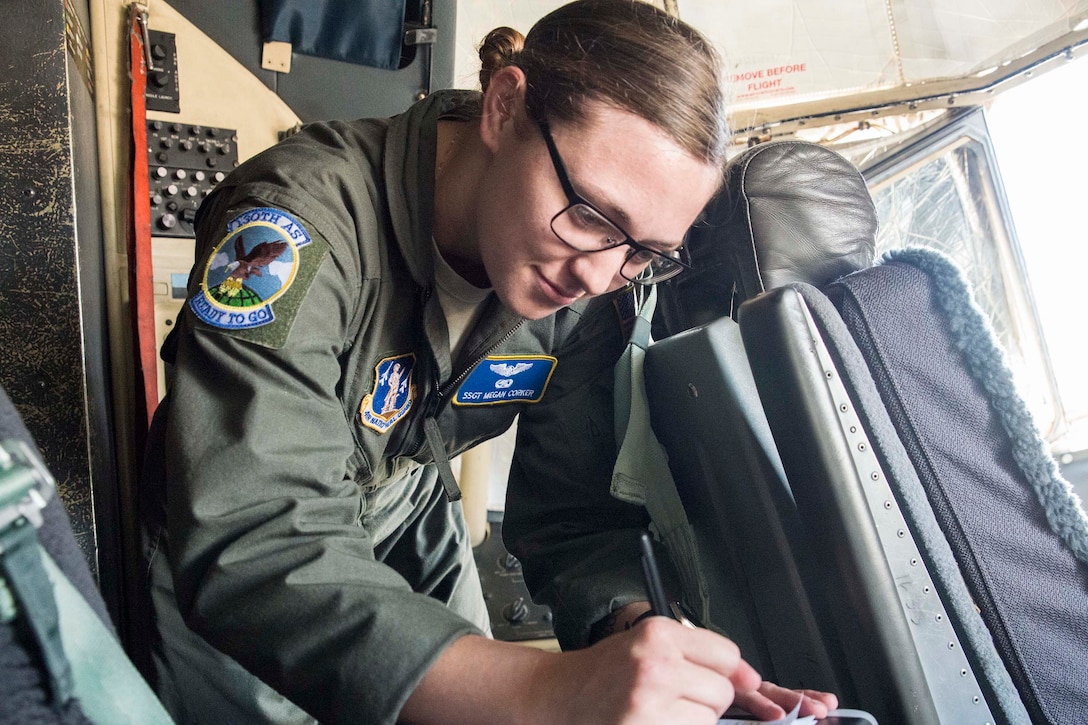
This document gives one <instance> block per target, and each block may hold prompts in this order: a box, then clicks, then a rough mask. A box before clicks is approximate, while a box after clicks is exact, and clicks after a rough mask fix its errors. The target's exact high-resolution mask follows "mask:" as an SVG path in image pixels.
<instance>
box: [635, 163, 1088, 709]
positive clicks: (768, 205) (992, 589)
mask: <svg viewBox="0 0 1088 725" xmlns="http://www.w3.org/2000/svg"><path fill="white" fill-rule="evenodd" d="M832 157H835V158H834V159H833V158H832ZM840 163H841V160H840V157H837V154H834V153H833V152H831V151H828V150H824V149H820V148H819V147H817V146H814V145H812V144H806V143H804V142H781V143H772V144H766V145H764V146H757V147H755V148H753V149H749V150H748V151H747V152H745V153H744V154H742V155H741V156H740V157H738V158H737V159H735V160H734V161H733V162H731V163H730V167H729V169H728V175H727V178H728V179H729V183H728V184H727V186H726V187H725V190H724V191H723V192H722V196H723V197H729V199H728V200H724V199H721V198H720V199H718V200H716V202H715V207H716V208H715V209H711V211H712V212H714V211H717V212H719V213H718V214H717V215H715V214H714V213H711V214H710V218H709V221H708V226H709V227H711V228H713V229H715V230H716V234H717V235H718V239H719V240H720V242H721V243H722V247H721V248H719V249H717V250H715V251H714V252H711V251H705V250H704V251H705V253H707V254H712V253H715V254H718V255H724V256H725V257H726V258H727V259H728V262H727V263H726V264H724V265H723V266H724V267H725V268H726V269H727V273H728V275H729V276H730V277H731V289H732V290H733V295H732V296H731V297H732V299H731V300H730V301H729V302H728V309H729V311H730V312H732V314H734V315H736V316H738V317H739V321H740V323H739V329H740V337H741V340H742V347H743V349H744V352H745V354H746V356H747V360H748V362H749V365H750V374H752V376H753V382H754V387H755V390H756V391H757V394H758V399H759V401H761V403H762V408H763V410H764V412H765V414H766V422H767V424H768V425H769V429H770V432H771V434H772V435H773V441H774V445H773V453H777V455H778V457H779V459H780V462H781V472H782V473H783V474H784V479H783V480H782V481H781V486H782V488H783V489H784V490H786V491H788V496H787V495H786V494H783V495H782V496H781V497H780V498H782V499H786V498H789V497H792V500H793V501H794V503H795V511H793V512H791V513H790V514H789V515H788V516H779V517H778V520H777V521H769V522H759V521H757V522H746V526H747V528H748V529H749V530H753V531H758V530H760V528H761V526H763V524H764V523H766V526H765V527H764V528H766V529H769V530H774V529H775V528H776V527H780V528H781V527H785V528H787V529H789V530H792V529H793V527H794V526H796V527H797V531H796V532H794V537H793V539H792V540H791V546H790V549H789V551H790V552H792V555H793V558H792V562H787V564H786V565H784V566H780V564H781V562H779V561H774V560H770V559H768V560H767V561H766V564H767V567H768V568H769V569H771V570H772V571H771V572H765V576H767V577H770V576H776V575H777V576H783V575H784V576H787V578H790V577H793V578H797V579H799V580H800V581H801V582H802V583H803V587H800V588H798V590H797V591H795V592H793V593H794V594H795V595H796V597H795V599H794V601H795V602H797V604H798V606H797V615H796V616H798V617H801V618H802V619H804V618H807V617H809V616H814V617H815V627H816V629H817V630H818V632H819V639H820V641H821V642H822V645H823V651H824V652H825V653H826V655H827V657H826V660H825V661H826V663H829V664H830V671H831V674H832V675H833V677H834V679H835V684H836V686H837V688H838V691H839V692H840V694H841V695H842V696H843V699H844V702H845V703H846V705H847V706H852V707H860V708H863V709H866V710H869V711H870V712H872V713H873V714H874V715H876V716H877V718H878V719H879V720H880V721H881V722H896V723H898V722H904V723H931V722H943V723H957V724H958V723H975V722H977V723H980V724H981V723H1020V722H1025V723H1026V722H1036V723H1044V722H1045V723H1083V722H1088V678H1086V675H1085V673H1088V596H1086V595H1088V522H1086V520H1085V516H1084V513H1083V511H1082V509H1081V508H1080V507H1079V502H1078V501H1077V500H1076V498H1075V497H1074V496H1073V494H1072V492H1071V488H1070V487H1069V485H1068V484H1067V483H1066V482H1065V481H1064V480H1062V479H1061V477H1060V476H1059V475H1058V473H1057V469H1056V466H1055V465H1054V462H1053V460H1052V459H1051V458H1050V456H1049V454H1048V453H1047V450H1046V447H1045V444H1044V442H1043V440H1042V438H1041V436H1040V435H1039V433H1038V431H1037V429H1036V427H1035V426H1034V424H1033V422H1032V420H1031V418H1030V416H1029V414H1028V413H1027V411H1026V408H1025V406H1024V404H1023V402H1022V400H1021V399H1020V398H1019V396H1018V394H1017V393H1016V390H1015V387H1014V385H1013V382H1012V378H1011V375H1010V373H1009V371H1008V369H1007V367H1006V366H1005V364H1004V362H1003V356H1002V353H1001V352H1000V350H999V348H998V347H997V345H996V343H995V342H994V337H993V335H992V332H991V331H990V329H989V327H988V324H987V322H986V321H985V319H984V317H983V316H982V314H981V313H980V312H979V311H978V309H977V307H976V306H975V305H974V303H973V301H972V299H971V295H970V292H969V290H968V288H967V286H966V284H965V283H964V281H963V278H962V275H961V274H960V273H959V271H958V270H957V269H956V268H955V266H954V264H953V263H952V262H950V261H949V260H948V259H947V258H945V257H943V256H942V255H940V254H938V253H936V252H932V251H927V250H903V251H899V252H896V253H893V254H889V255H886V256H885V258H883V259H882V260H881V261H880V262H879V263H877V264H876V265H872V266H869V265H866V264H857V263H856V262H855V263H854V264H845V265H843V269H842V271H843V272H847V273H848V274H845V275H843V276H841V277H840V278H839V279H837V280H833V281H832V280H831V279H827V278H821V277H822V276H823V277H826V275H821V274H820V273H819V271H820V270H821V269H824V268H825V265H826V264H829V263H832V262H838V261H840V260H843V259H848V258H849V255H845V256H844V254H843V248H842V246H841V245H840V244H839V242H841V239H842V237H841V236H840V235H839V234H837V233H830V234H829V233H828V230H829V229H832V230H834V229H835V228H836V227H837V226H838V225H839V224H840V223H841V222H842V221H843V219H844V218H847V217H849V216H852V215H854V214H864V215H869V214H871V209H872V203H871V200H869V199H868V195H867V194H866V195H865V196H866V198H865V199H859V198H858V194H857V189H856V188H855V189H852V190H850V193H849V194H846V195H845V196H840V197H839V198H835V194H837V193H839V192H838V191H836V188H837V187H836V184H834V183H832V181H831V180H832V178H835V177H834V176H833V175H831V176H829V175H828V174H827V170H828V169H837V168H838V165H839V164H840ZM859 178H860V177H859ZM820 196H827V197H828V198H827V200H826V204H825V205H824V210H823V211H822V212H819V211H818V210H817V208H816V206H817V203H816V201H817V197H820ZM797 198H805V199H806V200H813V203H812V204H798V203H796V199H797ZM820 203H822V202H820ZM736 240H750V241H751V245H750V247H747V248H746V247H745V246H744V245H742V244H739V243H737V242H736ZM707 247H708V249H709V245H707ZM821 249H823V251H822V252H821ZM693 251H694V250H693ZM781 260H786V262H785V263H780V262H781ZM794 265H795V266H794ZM850 267H854V268H856V269H858V271H852V270H851V269H850ZM813 270H816V271H815V272H814V271H813ZM666 301H667V298H666ZM718 304H719V305H722V306H725V304H726V303H725V302H724V301H722V300H719V301H718ZM724 322H725V321H718V322H714V323H711V324H710V325H703V326H700V327H696V328H695V329H694V330H691V331H689V332H687V333H684V334H682V335H676V336H674V337H671V338H668V339H665V340H662V341H661V342H659V343H657V344H655V345H653V346H651V348H650V350H649V351H648V354H647V389H648V393H649V394H650V399H651V405H652V406H654V416H655V431H656V432H658V434H659V437H660V438H661V439H662V443H663V444H664V445H665V447H666V450H668V451H669V453H670V465H671V466H672V467H673V471H674V475H675V477H676V479H677V487H678V489H680V490H681V495H682V498H684V492H685V491H690V490H693V489H699V488H702V489H711V490H716V489H718V488H720V487H721V486H722V485H723V481H725V482H726V483H725V485H735V484H730V482H735V481H737V480H739V479H743V478H745V476H746V471H745V470H744V469H745V468H747V467H748V466H749V464H748V462H747V461H746V460H745V459H744V458H743V457H735V458H734V459H733V460H732V462H725V461H719V462H718V467H717V469H716V470H714V471H713V472H712V474H711V475H706V472H705V471H703V472H693V471H692V470H684V469H685V464H684V463H683V462H682V461H681V460H680V457H681V456H682V455H684V454H685V453H690V452H691V449H693V448H700V447H702V448H706V449H710V450H713V449H714V448H715V447H719V448H722V447H726V446H727V444H725V442H724V441H725V440H726V439H731V438H734V437H739V438H741V439H744V438H746V437H750V435H751V433H750V431H751V425H749V424H750V422H751V421H753V420H757V419H758V415H757V414H755V413H751V412H750V413H749V415H748V417H747V419H745V421H744V422H743V423H742V424H740V425H738V423H737V421H736V420H735V419H733V418H732V417H731V416H728V415H722V416H720V417H719V418H718V420H717V424H716V425H715V424H714V423H711V422H708V421H706V420H699V419H697V418H694V417H692V416H691V415H690V414H686V415H671V416H670V415H668V414H667V413H663V414H662V416H661V420H660V421H658V420H657V417H658V407H661V408H662V410H664V409H665V408H667V406H668V401H666V400H664V399H662V398H660V397H658V398H656V400H655V395H654V392H653V390H655V389H656V388H659V387H662V386H661V385H660V382H661V381H662V380H664V379H667V378H669V377H673V378H680V379H681V380H684V379H688V378H693V374H689V372H688V369H687V366H685V363H684V359H685V357H688V358H690V357H693V356H694V353H693V351H690V350H689V351H687V354H686V355H685V354H684V353H683V352H680V351H679V348H680V347H681V346H683V345H684V344H686V343H685V340H687V339H689V338H692V337H698V336H700V335H704V336H705V335H711V334H713V329H712V328H714V327H715V326H721V325H722V324H724ZM719 336H720V335H719ZM659 346H660V347H661V348H662V350H661V351H657V350H655V348H658V347H659ZM667 348H676V349H674V350H673V351H672V353H673V355H672V358H671V361H672V362H673V363H674V364H673V366H672V367H671V369H665V368H664V366H657V367H656V368H653V369H652V368H651V355H654V354H655V353H657V354H659V355H661V356H662V357H664V353H665V352H667ZM718 375H719V378H722V379H726V378H729V377H730V376H735V375H736V371H735V370H721V371H719V373H718ZM742 377H743V376H742ZM689 382H691V381H690V380H689ZM723 386H725V387H728V386H732V387H737V386H736V384H735V383H732V382H728V383H725V382H720V383H719V387H723ZM707 387H708V386H706V385H705V383H704V384H703V385H701V386H700V385H696V388H697V389H698V390H699V398H703V397H704V396H703V394H702V392H703V389H705V388H707ZM674 397H675V396H674ZM690 397H691V396H690V395H689V398H690ZM703 405H704V406H705V407H707V408H710V409H712V408H714V407H715V406H717V407H718V408H721V409H723V410H726V409H728V407H729V406H728V405H727V404H724V403H722V402H720V401H717V402H714V401H707V402H705V403H704V404H703ZM689 421H690V424H689ZM757 422H758V421H757ZM738 427H739V428H740V431H739V432H738V430H737V429H738ZM677 438H686V439H688V444H687V445H688V450H686V451H681V450H674V446H675V441H676V439H677ZM692 439H697V440H700V441H704V442H703V443H694V442H691V440H692ZM772 455H773V454H772V453H768V456H772ZM704 457H705V454H704ZM730 466H731V467H732V468H733V469H735V470H730V471H729V472H728V474H725V473H724V469H725V468H727V467H730ZM687 468H688V469H690V468H691V467H690V466H688V467H687ZM700 473H701V474H702V480H701V481H700V480H698V479H699V477H700ZM755 479H756V480H757V484H755V485H753V486H749V490H748V491H743V490H737V491H733V492H732V493H731V494H729V496H728V498H729V499H730V500H731V501H736V500H739V499H740V498H743V495H744V494H745V493H747V494H748V495H749V496H751V495H758V494H753V491H756V492H758V491H760V490H761V489H762V484H760V483H758V480H759V477H758V476H756V477H755ZM786 481H788V484H787V483H785V482H786ZM703 495H704V496H705V495H708V494H703ZM709 495H711V496H713V497H715V498H718V499H722V498H723V494H722V493H720V492H716V493H714V494H709ZM691 498H692V496H691V495H690V494H688V496H687V499H685V503H687V500H691ZM783 508H788V507H783ZM689 513H692V518H693V525H695V526H696V528H697V529H698V528H699V527H700V523H699V522H697V521H696V520H695V519H697V518H698V514H699V513H700V512H692V510H691V509H689ZM705 538H706V537H702V539H701V540H700V541H699V545H700V549H699V555H700V558H701V559H702V560H703V562H702V563H703V564H704V569H713V568H715V567H722V568H726V569H728V568H730V567H732V566H734V563H733V562H731V561H730V560H729V555H728V554H727V553H726V552H724V548H725V547H712V546H704V540H705ZM764 538H767V536H766V535H764ZM782 558H783V559H785V557H784V556H783V557H782ZM800 589H803V592H802V591H800ZM780 610H781V607H779V613H778V614H776V616H783V615H781V613H780ZM773 626H774V624H773V623H771V624H770V625H769V624H767V623H763V625H762V630H761V631H762V632H766V631H767V630H768V629H773ZM756 638H760V639H762V640H763V646H764V649H766V648H767V647H769V645H767V639H766V637H762V635H760V634H759V631H757V635H756ZM741 647H742V650H743V649H744V644H743V643H741ZM746 654H747V652H746ZM777 656H778V658H779V659H781V658H782V657H784V656H785V654H784V653H779V654H778V655H777ZM757 666H758V665H757ZM788 684H794V683H788Z"/></svg>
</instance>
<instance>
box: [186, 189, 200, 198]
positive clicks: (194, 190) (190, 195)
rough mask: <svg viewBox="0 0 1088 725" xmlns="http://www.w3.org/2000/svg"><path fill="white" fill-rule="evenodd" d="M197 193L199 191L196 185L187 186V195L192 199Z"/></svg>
mask: <svg viewBox="0 0 1088 725" xmlns="http://www.w3.org/2000/svg"><path fill="white" fill-rule="evenodd" d="M196 193H197V192H196V187H195V186H189V187H186V189H185V196H187V197H189V198H190V199H193V198H195V197H196Z"/></svg>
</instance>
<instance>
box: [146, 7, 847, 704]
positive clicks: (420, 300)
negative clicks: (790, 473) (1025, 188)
mask: <svg viewBox="0 0 1088 725" xmlns="http://www.w3.org/2000/svg"><path fill="white" fill-rule="evenodd" d="M521 42H522V39H521V37H520V35H517V34H516V33H514V32H513V31H510V30H509V29H500V30H499V31H496V32H493V33H492V35H491V36H489V38H488V40H487V41H485V44H484V46H483V47H482V48H481V58H482V60H483V71H482V72H481V80H482V86H483V92H482V94H481V93H477V92H468V91H440V92H436V93H434V94H432V95H431V96H430V97H428V98H427V99H425V100H423V101H421V102H419V103H418V104H416V105H415V106H413V107H412V108H410V109H409V110H408V111H407V112H406V113H404V114H402V115H400V116H397V117H394V118H392V119H381V120H359V121H353V122H330V123H320V124H311V125H309V126H307V127H305V128H304V129H303V130H302V131H301V132H300V133H298V134H297V135H295V136H293V137H291V138H289V139H288V140H286V141H284V142H283V143H281V144H279V145H277V146H275V147H273V148H271V149H269V150H268V151H266V152H264V153H262V154H260V155H258V156H257V157H255V158H254V159H251V160H250V161H248V162H246V163H245V164H243V165H242V166H241V167H239V168H238V169H237V170H236V171H235V172H234V173H233V174H231V176H230V177H229V178H228V179H227V181H226V182H225V183H224V184H222V185H221V186H220V187H219V188H218V189H217V190H216V192H215V193H214V194H213V195H212V196H210V197H209V198H208V200H207V201H206V202H205V203H204V205H203V206H202V207H201V210H200V214H199V218H198V221H197V262H196V266H195V267H194V271H193V274H192V275H191V278H190V282H189V299H188V302H187V305H186V312H185V314H184V315H183V316H182V317H181V319H180V323H179V325H178V327H177V329H176V330H175V332H174V333H173V334H172V335H171V337H170V339H169V341H168V343H167V344H166V345H165V346H164V357H165V358H166V359H167V360H168V362H171V363H172V367H173V377H172V381H171V387H170V391H169V394H168V396H167V398H166V400H165V401H164V402H163V404H162V405H161V406H160V408H159V410H158V412H157V414H156V419H155V423H154V425H153V428H152V432H151V440H150V444H149V459H148V466H147V474H146V476H145V479H146V480H145V491H146V493H148V494H149V498H150V499H151V500H152V501H154V502H156V503H157V504H158V505H157V506H152V507H150V509H149V513H148V515H147V521H146V525H147V529H148V532H149V535H150V541H151V544H152V545H151V547H150V549H149V551H150V560H151V561H150V571H151V577H152V598H153V601H154V604H155V611H156V618H157V625H158V629H159V633H160V635H161V641H160V642H159V644H158V646H157V648H156V664H157V668H158V674H159V680H160V694H161V696H162V697H163V700H164V702H166V704H167V705H168V707H169V709H171V711H172V712H173V714H174V715H175V717H176V718H177V719H178V720H179V721H182V722H200V723H208V722H217V721H219V722H230V723H240V722H274V723H291V722H312V721H313V719H315V718H316V719H317V720H319V721H322V722H349V721H350V722H366V723H385V722H393V721H395V720H397V719H398V718H399V719H403V720H407V721H415V722H426V721H435V722H443V723H451V722H473V723H478V722H487V721H496V722H536V721H541V722H593V723H599V722H612V721H620V720H625V721H644V722H692V723H694V722H715V721H716V720H717V718H718V716H719V714H720V713H721V712H722V711H724V710H725V708H726V707H727V706H728V705H729V704H730V703H731V702H732V701H733V700H734V693H737V702H738V703H741V704H744V705H745V706H746V707H748V708H749V709H750V710H752V711H753V712H754V713H755V714H757V715H761V716H766V717H775V716H777V715H779V714H781V710H780V709H779V707H778V705H776V704H775V702H777V703H778V704H780V705H787V706H792V704H793V702H795V701H796V698H797V696H796V695H792V694H791V693H788V692H787V691H784V690H781V689H780V688H776V687H774V686H773V685H769V684H766V683H765V684H763V685H762V686H761V685H760V681H759V677H758V675H757V674H756V673H755V672H754V671H753V670H752V669H751V668H750V667H749V666H748V665H747V664H746V663H744V661H743V660H742V659H741V658H740V656H739V653H738V651H737V648H736V646H735V645H733V643H732V642H730V641H729V640H727V639H725V638H723V637H720V636H719V635H717V634H715V633H712V632H710V631H708V630H692V629H687V628H684V627H682V626H680V625H679V624H678V623H676V622H673V621H672V620H667V619H664V618H649V619H645V620H644V621H640V622H638V623H637V624H634V625H632V622H633V621H634V620H635V618H636V617H638V615H639V614H641V613H642V612H644V611H646V610H647V609H648V605H647V604H646V602H645V598H646V597H645V593H644V591H643V589H642V580H641V578H640V576H639V575H638V574H637V572H638V568H637V549H636V547H635V545H634V543H633V542H634V539H633V538H632V537H633V535H634V534H635V533H636V532H637V531H638V530H641V529H642V528H643V527H645V525H646V523H647V519H646V514H645V511H644V510H643V509H641V508H638V507H633V506H631V505H629V504H626V503H621V502H619V501H617V500H614V499H611V498H610V497H609V494H608V480H609V473H610V471H611V467H612V465H613V463H614V460H615V444H614V441H613V440H612V433H611V431H612V423H611V409H612V403H611V397H610V390H609V389H610V385H611V383H610V380H611V370H612V367H613V366H614V364H615V362H616V359H617V357H618V355H619V353H620V351H621V350H622V347H623V344H624V337H623V334H622V327H621V323H622V320H621V316H620V315H618V314H617V309H618V306H617V305H616V304H614V303H615V301H616V299H617V295H622V294H627V292H624V291H622V289H623V288H627V287H628V286H629V285H630V283H631V282H632V281H634V282H636V283H638V284H642V285H645V284H652V283H654V282H656V281H659V280H661V279H664V278H667V277H668V276H671V275H674V274H676V273H678V272H680V271H682V269H683V260H684V255H683V252H682V251H681V250H680V245H681V242H682V240H683V238H684V235H685V232H686V230H687V228H688V227H689V226H690V225H691V224H692V222H693V221H694V220H695V218H696V216H697V215H698V214H699V212H700V211H701V209H702V207H703V206H704V205H705V203H706V202H707V201H708V200H709V198H710V197H711V195H712V194H713V193H714V191H715V190H716V189H717V187H718V185H719V183H720V176H721V167H722V164H723V161H724V156H723V154H724V147H725V142H726V135H725V124H724V118H723V108H722V102H721V91H720V87H719V78H718V66H717V61H716V58H715V55H714V52H713V51H712V49H711V48H710V46H709V45H708V44H707V43H706V41H705V40H704V39H703V38H702V37H701V36H699V35H698V34H697V33H696V32H695V31H694V30H692V29H691V28H689V27H688V26H686V25H684V24H683V23H681V22H679V21H677V20H675V19H673V18H671V17H670V16H668V15H666V14H664V13H662V12H661V11H658V10H656V9H655V8H653V7H652V6H651V5H648V4H644V3H642V2H632V1H631V0H582V1H580V2H574V3H571V4H570V5H567V6H564V7H563V8H560V9H559V10H557V11H555V12H553V13H552V14H550V15H549V16H547V17H545V18H544V19H543V20H541V21H540V22H539V23H537V24H536V25H535V26H534V28H533V29H532V30H531V31H530V33H529V35H528V36H527V37H526V38H525V39H524V47H522V46H521ZM519 413H521V414H522V418H521V420H522V421H523V423H522V424H521V426H520V437H519V443H518V453H517V457H516V460H515V465H514V473H513V475H512V478H511V493H510V503H509V504H508V507H507V510H508V515H511V516H512V520H514V521H515V522H516V524H515V526H514V528H515V529H516V530H517V531H518V533H519V538H520V543H518V544H516V547H517V551H518V553H519V556H521V557H523V560H524V563H525V566H526V574H527V579H528V580H529V581H530V582H537V583H539V585H538V589H540V592H539V593H540V595H541V596H542V597H543V598H544V600H545V601H548V602H549V603H550V604H551V605H552V607H553V609H555V611H556V617H557V619H556V628H557V632H558V633H559V636H560V639H561V642H562V643H563V644H564V646H565V647H569V648H580V649H577V650H576V651H572V652H564V653H552V652H544V651H539V650H535V649H529V648H524V647H520V646H517V645H513V644H508V643H502V642H496V641H494V640H492V639H489V638H488V637H487V633H488V621H487V612H486V608H485V607H484V606H483V601H482V596H481V591H480V586H479V581H478V578H477V575H476V570H475V566H474V564H473V559H472V552H471V549H470V547H469V544H468V536H467V534H466V530H465V524H464V520H463V516H462V513H461V509H460V506H459V504H457V503H455V502H454V500H455V499H456V498H457V497H458V493H457V490H456V482H455V481H454V480H453V477H452V474H451V473H450V471H449V464H448V461H449V459H450V458H452V457H453V456H455V455H457V454H459V453H461V452H462V451H464V450H466V449H468V448H470V447H471V446H473V445H474V444H476V443H478V442H480V441H482V440H485V439H487V438H490V437H493V436H495V435H498V434H500V433H501V432H503V431H504V430H505V429H506V428H508V427H509V425H510V424H511V422H512V421H513V419H514V417H515V415H517V414H519ZM632 564H635V566H634V568H632ZM612 631H615V634H610V633H611V632H612ZM605 635H610V636H605ZM595 640H599V641H597V642H596V643H595V644H593V645H592V646H587V645H589V644H590V642H591V641H595ZM757 687H758V688H760V689H759V690H758V691H757ZM827 705H832V706H833V705H834V698H833V697H832V696H829V695H827V696H825V695H822V694H820V693H813V694H810V697H808V698H807V699H806V711H807V710H812V711H813V712H816V713H818V714H819V713H822V711H823V710H824V709H825V707H826V706H827Z"/></svg>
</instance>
